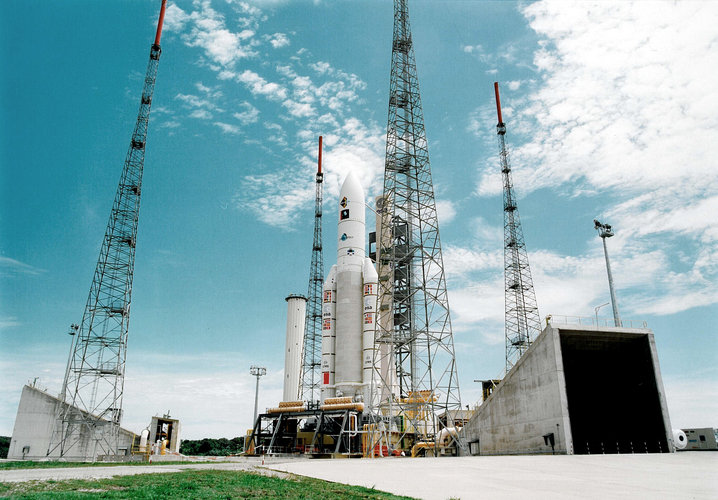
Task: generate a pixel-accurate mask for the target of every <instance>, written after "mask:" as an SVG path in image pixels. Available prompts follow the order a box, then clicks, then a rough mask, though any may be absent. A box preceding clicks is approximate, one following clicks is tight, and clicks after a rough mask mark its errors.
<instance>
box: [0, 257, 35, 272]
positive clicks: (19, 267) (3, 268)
mask: <svg viewBox="0 0 718 500" xmlns="http://www.w3.org/2000/svg"><path fill="white" fill-rule="evenodd" d="M44 272H46V271H45V270H44V269H39V268H37V267H34V266H31V265H30V264H25V263H24V262H20V261H19V260H16V259H11V258H10V257H3V256H0V277H2V276H11V275H14V274H30V275H38V274H42V273H44Z"/></svg>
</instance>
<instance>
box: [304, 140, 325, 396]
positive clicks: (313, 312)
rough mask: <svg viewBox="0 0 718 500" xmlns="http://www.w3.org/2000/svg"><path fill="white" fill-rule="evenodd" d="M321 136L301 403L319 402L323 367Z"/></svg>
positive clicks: (322, 175) (320, 141) (305, 328)
mask: <svg viewBox="0 0 718 500" xmlns="http://www.w3.org/2000/svg"><path fill="white" fill-rule="evenodd" d="M323 180H324V174H323V173H322V136H321V135H320V136H319V158H318V160H317V175H316V195H315V198H314V243H313V244H312V264H311V267H310V269H309V289H308V291H307V297H308V298H309V299H308V301H307V316H306V321H305V322H304V325H305V327H304V357H303V360H302V389H301V399H303V400H304V401H318V400H319V391H320V383H321V378H320V376H319V375H320V371H321V364H322V286H323V284H324V260H323V257H322V198H323Z"/></svg>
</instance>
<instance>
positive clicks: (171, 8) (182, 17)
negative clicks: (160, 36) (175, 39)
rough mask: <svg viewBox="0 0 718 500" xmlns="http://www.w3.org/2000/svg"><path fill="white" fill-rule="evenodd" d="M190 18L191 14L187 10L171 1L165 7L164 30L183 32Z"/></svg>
mask: <svg viewBox="0 0 718 500" xmlns="http://www.w3.org/2000/svg"><path fill="white" fill-rule="evenodd" d="M189 19H190V16H189V15H188V14H187V13H186V12H185V11H183V10H182V9H180V8H179V7H177V6H176V5H175V4H174V3H171V4H169V5H168V6H167V8H166V9H165V19H164V22H163V23H162V30H163V31H175V32H181V31H182V30H183V29H184V27H185V24H186V23H187V21H189Z"/></svg>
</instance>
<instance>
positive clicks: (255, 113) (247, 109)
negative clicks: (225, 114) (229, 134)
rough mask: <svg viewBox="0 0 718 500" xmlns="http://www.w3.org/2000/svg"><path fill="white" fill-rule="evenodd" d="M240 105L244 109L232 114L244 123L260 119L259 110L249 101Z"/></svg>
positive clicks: (247, 123)
mask: <svg viewBox="0 0 718 500" xmlns="http://www.w3.org/2000/svg"><path fill="white" fill-rule="evenodd" d="M240 106H241V107H242V108H243V109H244V111H239V112H237V113H234V114H233V115H232V116H234V117H235V118H236V119H237V120H239V121H240V122H241V123H242V125H249V124H252V123H256V122H257V121H258V120H259V110H258V109H257V108H255V107H254V106H252V105H251V104H250V103H248V102H247V101H244V102H243V103H242V104H240Z"/></svg>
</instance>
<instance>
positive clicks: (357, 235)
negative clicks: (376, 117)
mask: <svg viewBox="0 0 718 500" xmlns="http://www.w3.org/2000/svg"><path fill="white" fill-rule="evenodd" d="M364 211H365V204H364V191H363V189H362V187H361V185H360V184H359V181H358V180H357V178H356V176H355V175H354V174H353V173H352V172H350V173H349V175H347V177H346V179H345V180H344V183H343V184H342V187H341V191H340V194H339V204H338V207H337V215H338V224H337V263H336V264H335V265H333V266H332V267H331V269H330V270H329V273H328V275H327V278H326V280H325V282H324V289H323V298H322V390H321V399H322V401H324V400H325V399H326V398H334V397H350V398H354V399H355V400H360V399H359V398H357V396H361V400H363V401H369V400H370V398H371V381H372V380H371V379H372V369H373V363H374V334H375V329H376V321H377V318H376V294H377V286H378V285H377V282H378V275H377V272H376V270H375V269H374V264H373V263H372V261H371V259H369V258H368V257H366V252H365V244H366V224H365V214H364Z"/></svg>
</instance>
